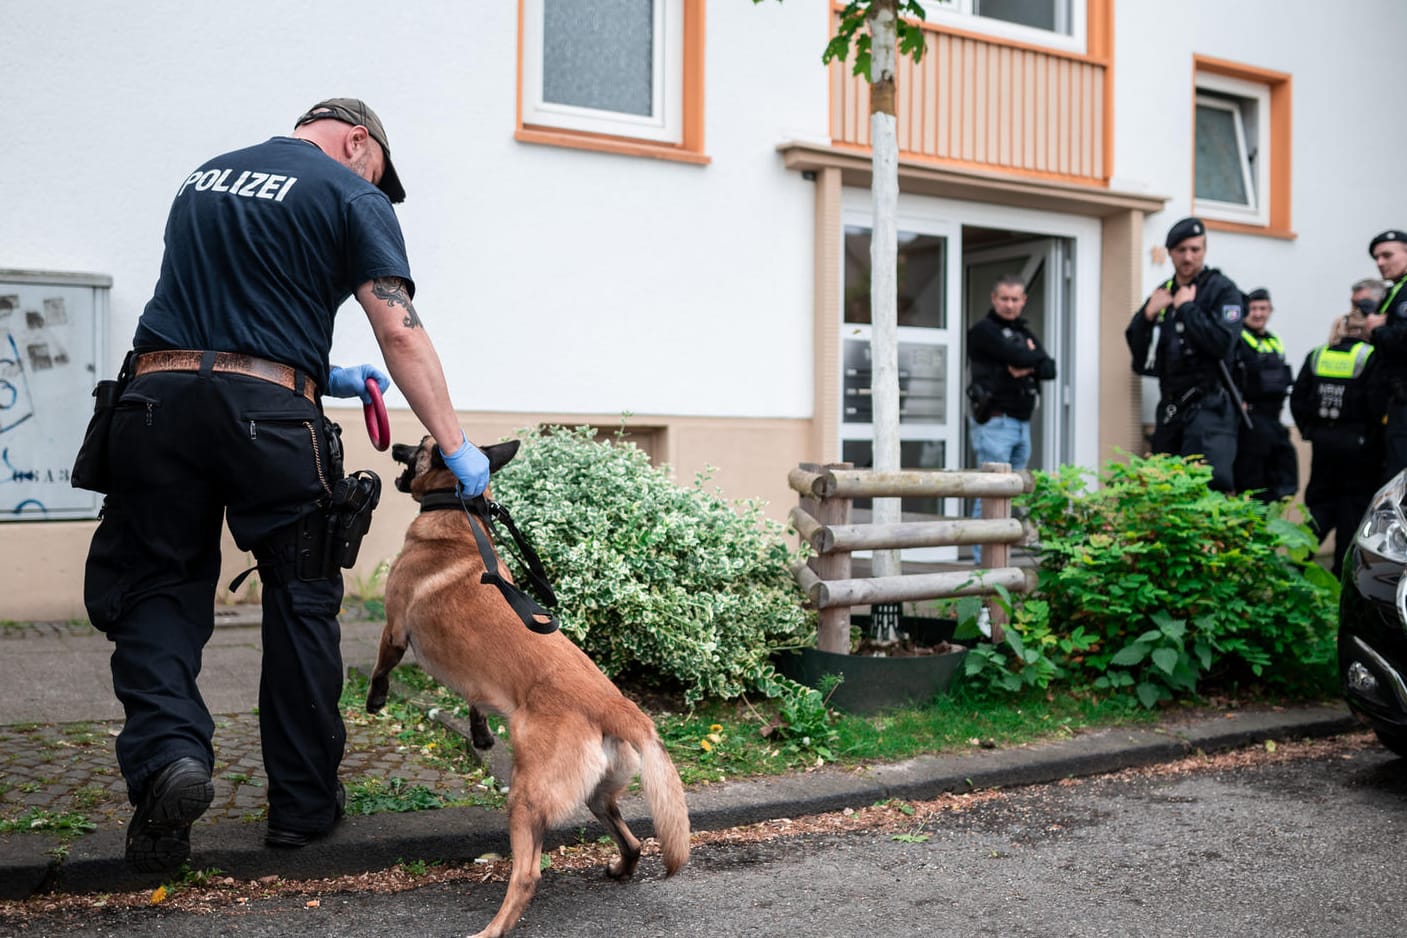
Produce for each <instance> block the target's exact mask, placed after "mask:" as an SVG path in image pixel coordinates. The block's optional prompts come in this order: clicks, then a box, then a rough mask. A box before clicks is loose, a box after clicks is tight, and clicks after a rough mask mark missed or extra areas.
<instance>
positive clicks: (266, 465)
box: [84, 372, 346, 832]
mask: <svg viewBox="0 0 1407 938" xmlns="http://www.w3.org/2000/svg"><path fill="white" fill-rule="evenodd" d="M330 432H331V430H330V427H329V425H328V424H326V423H325V421H324V418H323V415H322V413H321V411H320V409H319V408H318V406H317V405H315V404H314V403H312V402H311V401H309V400H308V399H307V398H305V397H302V396H301V395H297V394H295V393H294V392H292V391H291V390H288V389H286V388H283V387H280V386H279V385H277V384H273V383H271V382H267V381H262V380H260V379H257V378H249V377H244V376H240V375H229V374H219V373H217V374H198V373H193V372H187V373H175V372H157V373H151V374H147V375H142V376H139V377H137V378H134V379H133V380H132V381H131V383H130V384H129V385H128V387H127V389H126V390H125V392H124V393H123V395H122V398H121V400H120V402H119V403H118V406H117V410H116V412H115V415H114V418H113V424H112V435H111V446H110V453H109V459H110V463H111V471H112V486H111V492H110V494H109V495H108V497H107V499H106V501H105V503H104V506H103V513H102V521H101V523H100V524H99V526H98V530H97V532H96V533H95V534H94V536H93V542H92V546H91V548H90V550H89V554H88V563H87V568H86V571H85V582H84V599H85V602H86V604H87V607H88V614H89V617H90V618H91V620H92V622H93V625H94V626H95V627H97V628H98V629H100V630H101V631H103V632H104V633H106V634H107V637H108V639H109V640H110V641H111V642H112V643H113V646H114V647H113V653H112V661H111V668H112V682H113V689H114V691H115V692H116V694H117V697H118V699H119V700H120V701H121V702H122V705H123V708H124V710H125V712H126V722H125V723H124V725H123V728H122V731H121V733H120V734H119V736H118V739H117V759H118V764H119V766H120V767H121V770H122V774H123V776H124V778H125V779H126V780H127V785H128V794H129V797H130V798H131V800H132V802H133V803H134V804H136V803H137V802H138V801H139V800H140V797H141V795H142V792H143V789H144V787H145V786H146V784H147V783H148V781H149V780H150V779H151V777H152V776H153V775H154V774H155V773H157V772H158V771H160V770H161V769H162V768H163V767H164V766H166V765H168V764H169V763H170V762H172V761H173V760H175V759H179V758H181V757H184V756H192V757H194V758H196V759H198V760H200V761H201V762H204V763H205V764H206V765H207V766H212V765H213V757H214V753H213V748H212V744H211V736H212V734H213V732H214V724H213V721H212V720H211V717H210V713H209V711H208V710H207V709H206V706H205V702H204V700H203V699H202V698H201V694H200V689H199V687H198V686H197V684H196V678H197V676H198V675H199V674H200V667H201V655H202V651H203V649H204V647H205V644H206V642H207V641H208V640H209V639H210V636H211V634H212V632H213V631H214V609H215V592H216V588H217V585H218V579H219V574H220V535H221V521H222V517H225V516H227V517H228V522H229V526H230V531H231V533H232V534H233V535H234V539H235V543H236V544H237V545H238V546H239V547H240V549H241V550H249V551H253V552H254V555H255V557H256V559H257V560H258V561H259V570H260V578H261V588H262V595H263V632H262V636H263V664H262V672H261V674H260V683H259V729H260V734H261V740H262V746H263V756H264V767H265V770H266V771H267V773H268V778H269V790H268V798H269V816H268V819H269V823H270V824H271V825H273V826H277V827H280V828H284V829H287V830H295V831H304V832H316V831H321V830H324V829H326V828H327V827H330V826H331V825H332V824H333V822H334V821H335V819H336V814H335V812H336V795H337V767H338V765H339V764H340V763H341V760H342V754H343V749H344V746H345V742H346V731H345V728H344V727H343V724H342V718H341V714H340V712H339V710H338V698H339V696H340V694H341V689H342V656H341V646H340V642H341V629H340V626H339V624H338V622H337V614H338V612H339V610H340V607H341V602H342V580H341V577H340V576H336V577H334V578H331V579H322V580H312V581H302V580H299V579H298V578H297V577H296V576H295V575H293V571H292V560H293V553H294V549H295V543H294V540H293V535H294V534H295V533H296V530H297V526H298V520H299V518H300V517H302V516H303V515H305V514H307V513H309V512H310V511H311V510H312V509H313V508H314V504H315V502H316V501H317V500H318V499H319V498H321V497H322V496H324V495H326V494H327V490H328V487H330V486H331V485H332V484H333V482H335V478H334V473H336V472H340V466H338V465H335V462H340V460H338V459H336V457H335V456H334V452H333V450H331V449H330V448H329V444H330V442H331V445H333V446H336V445H337V442H336V441H335V440H334V441H330V440H329V433H330Z"/></svg>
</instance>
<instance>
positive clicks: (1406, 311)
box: [1397, 300, 1407, 319]
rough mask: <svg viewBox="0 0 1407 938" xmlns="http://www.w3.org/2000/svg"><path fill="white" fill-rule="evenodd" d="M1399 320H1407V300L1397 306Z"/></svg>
mask: <svg viewBox="0 0 1407 938" xmlns="http://www.w3.org/2000/svg"><path fill="white" fill-rule="evenodd" d="M1397 318H1398V319H1407V300H1403V301H1402V302H1401V303H1398V304H1397Z"/></svg>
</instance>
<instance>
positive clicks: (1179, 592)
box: [968, 456, 1338, 707]
mask: <svg viewBox="0 0 1407 938" xmlns="http://www.w3.org/2000/svg"><path fill="white" fill-rule="evenodd" d="M1091 476H1092V473H1091V472H1090V471H1088V470H1084V469H1080V468H1078V467H1073V466H1064V467H1061V468H1060V470H1059V471H1058V472H1055V473H1044V472H1041V473H1036V487H1035V490H1034V491H1033V492H1032V493H1031V494H1030V495H1027V496H1025V497H1024V498H1023V499H1021V500H1020V501H1019V502H1018V503H1017V504H1018V506H1022V507H1024V508H1025V509H1026V510H1027V511H1028V512H1029V515H1030V519H1031V521H1032V523H1033V524H1034V526H1035V528H1036V530H1037V531H1038V533H1039V538H1040V543H1039V547H1038V552H1039V560H1040V585H1039V588H1038V591H1037V593H1036V595H1034V596H1033V597H1031V598H1030V599H1028V600H1027V601H1025V602H1023V603H1021V604H1020V605H1019V606H1018V607H1017V608H1016V609H1015V610H1014V611H1013V624H1014V626H1015V628H1012V629H1008V636H1009V638H1008V643H1007V647H1006V648H1005V649H998V648H993V647H992V646H986V647H985V648H982V647H981V646H979V652H980V653H979V654H976V655H974V656H970V659H971V660H969V662H968V671H969V674H970V675H971V676H976V677H978V679H979V685H978V686H979V687H985V688H986V689H988V690H994V691H1017V690H1020V689H1022V688H1024V687H1029V686H1038V687H1045V686H1047V685H1049V684H1050V683H1052V682H1055V681H1060V682H1062V683H1066V684H1069V685H1072V686H1077V687H1080V686H1082V687H1090V686H1093V687H1094V688H1096V689H1098V690H1100V691H1105V692H1109V693H1112V694H1114V695H1116V696H1117V695H1131V696H1132V697H1133V698H1136V699H1137V700H1138V701H1139V702H1140V703H1142V704H1143V705H1144V706H1147V707H1152V706H1156V705H1157V704H1159V703H1160V702H1163V701H1167V700H1172V699H1174V698H1187V697H1193V696H1196V695H1197V694H1198V693H1199V692H1200V691H1201V690H1202V689H1203V688H1205V687H1208V686H1217V687H1237V686H1240V687H1247V686H1254V687H1260V688H1264V689H1268V690H1275V691H1289V692H1296V691H1307V690H1310V691H1312V690H1319V689H1323V688H1326V687H1327V686H1328V684H1329V683H1331V679H1332V677H1333V674H1332V668H1331V663H1332V661H1333V659H1334V630H1335V623H1336V621H1337V607H1338V584H1337V582H1336V581H1335V580H1334V579H1333V577H1332V576H1330V575H1329V573H1328V572H1327V571H1325V570H1324V569H1323V568H1322V567H1320V566H1318V565H1317V564H1315V563H1313V562H1312V554H1313V551H1314V550H1315V548H1316V546H1317V544H1318V541H1317V539H1316V538H1315V536H1314V534H1313V533H1312V532H1311V531H1310V530H1309V529H1308V528H1307V527H1306V526H1305V525H1303V524H1298V523H1296V522H1294V521H1291V520H1290V519H1289V518H1287V517H1286V516H1285V511H1286V505H1285V504H1284V503H1277V504H1271V505H1266V504H1264V503H1262V502H1258V501H1255V500H1254V499H1251V498H1249V497H1247V496H1227V495H1225V494H1222V493H1219V492H1213V491H1211V490H1210V489H1209V488H1208V487H1207V483H1208V482H1209V481H1210V479H1211V470H1210V469H1209V468H1208V467H1207V466H1205V465H1203V464H1201V463H1197V462H1189V461H1188V460H1185V459H1182V458H1178V457H1173V456H1153V457H1149V458H1146V459H1145V458H1138V457H1132V458H1130V459H1129V460H1128V461H1127V462H1118V461H1111V462H1109V463H1108V464H1107V465H1106V467H1105V470H1104V476H1103V479H1102V484H1101V485H1100V486H1099V487H1098V488H1094V489H1091V488H1090V485H1089V483H1090V477H1091Z"/></svg>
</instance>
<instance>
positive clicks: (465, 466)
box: [440, 430, 489, 498]
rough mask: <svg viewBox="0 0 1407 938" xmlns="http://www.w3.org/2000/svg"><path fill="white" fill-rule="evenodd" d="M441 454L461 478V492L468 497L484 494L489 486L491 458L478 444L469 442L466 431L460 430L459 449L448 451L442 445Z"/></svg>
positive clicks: (458, 477) (457, 476)
mask: <svg viewBox="0 0 1407 938" xmlns="http://www.w3.org/2000/svg"><path fill="white" fill-rule="evenodd" d="M440 455H441V456H442V457H444V460H445V465H446V466H449V471H450V472H453V473H454V477H455V478H456V479H458V480H459V494H460V495H463V496H465V497H466V498H473V497H474V496H475V495H482V494H483V492H484V489H486V488H488V486H489V458H488V457H487V456H485V455H484V454H483V453H482V452H481V451H480V450H479V448H478V447H477V446H475V445H474V444H473V443H470V442H469V439H468V437H466V436H465V435H464V431H463V430H460V431H459V449H457V450H455V451H454V452H453V453H446V452H445V448H444V447H443V446H441V447H440Z"/></svg>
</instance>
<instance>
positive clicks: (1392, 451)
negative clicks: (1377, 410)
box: [1379, 399, 1407, 483]
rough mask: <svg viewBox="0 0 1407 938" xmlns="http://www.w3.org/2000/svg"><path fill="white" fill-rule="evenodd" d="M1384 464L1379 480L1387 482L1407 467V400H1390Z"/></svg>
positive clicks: (1384, 429) (1385, 434)
mask: <svg viewBox="0 0 1407 938" xmlns="http://www.w3.org/2000/svg"><path fill="white" fill-rule="evenodd" d="M1383 448H1384V450H1385V453H1384V465H1383V467H1382V468H1383V471H1382V472H1380V473H1379V481H1380V482H1381V483H1386V482H1387V481H1388V480H1389V479H1391V478H1392V477H1393V476H1395V475H1397V474H1398V473H1399V472H1401V471H1402V470H1403V469H1407V401H1403V400H1397V399H1393V400H1389V401H1388V404H1387V421H1386V423H1385V426H1384V428H1383Z"/></svg>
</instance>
